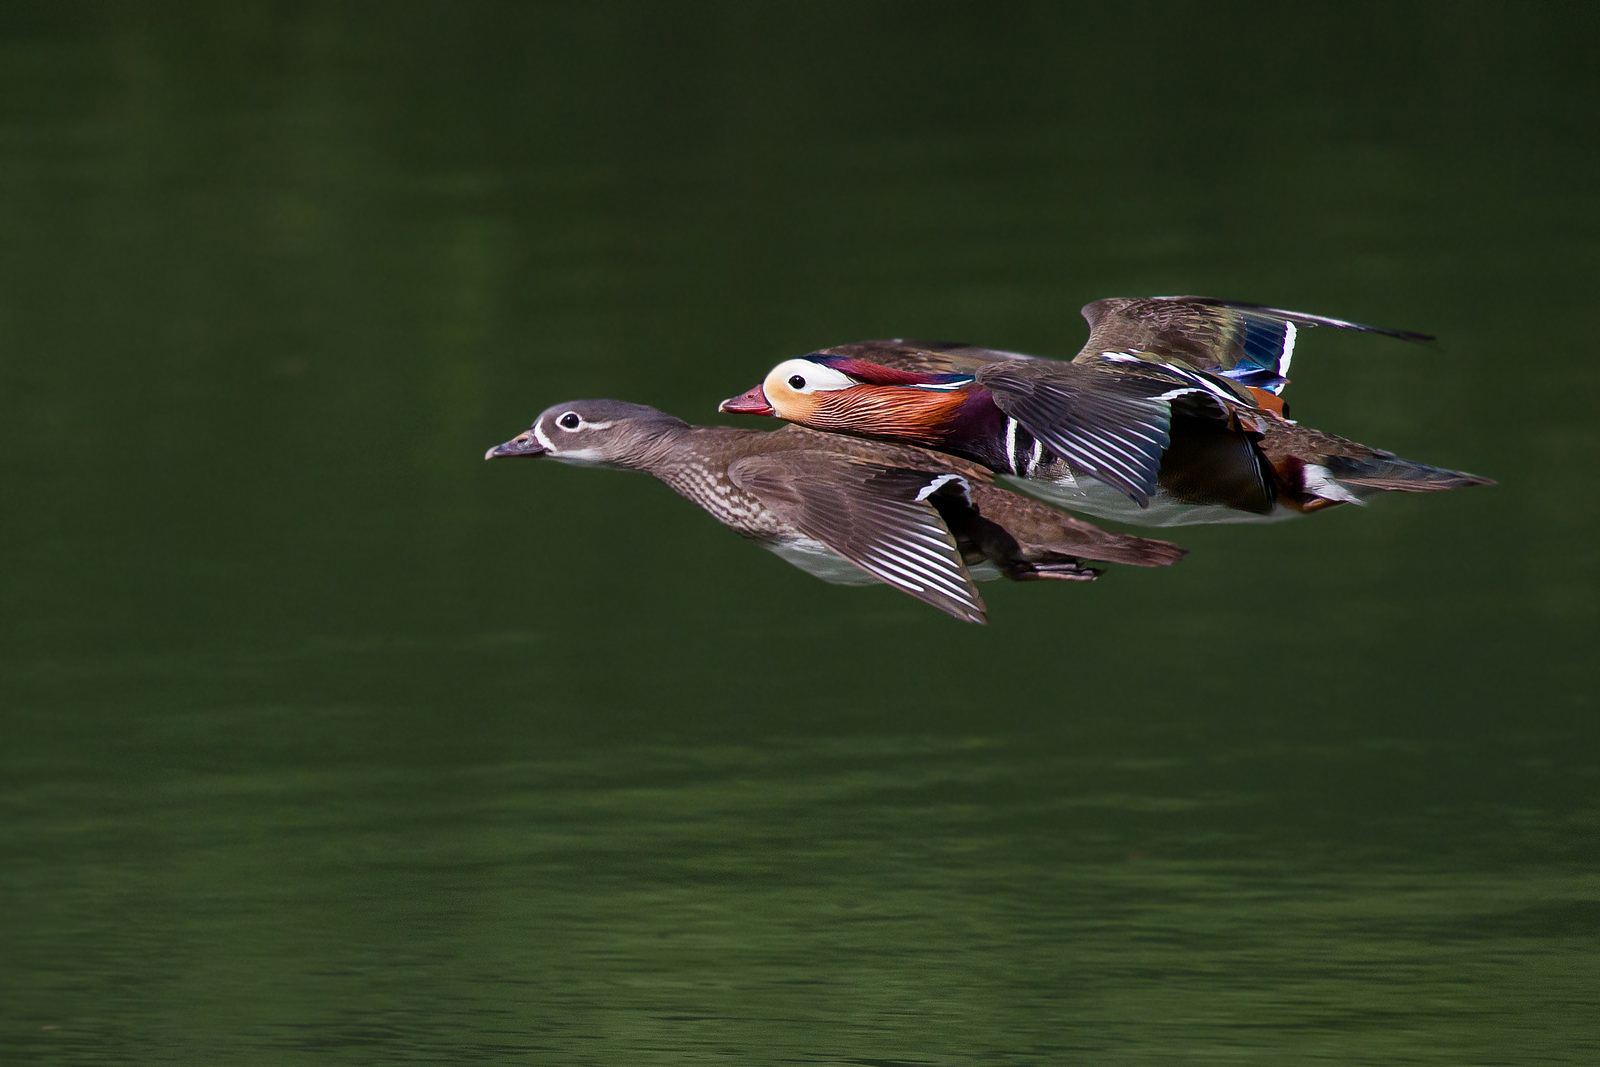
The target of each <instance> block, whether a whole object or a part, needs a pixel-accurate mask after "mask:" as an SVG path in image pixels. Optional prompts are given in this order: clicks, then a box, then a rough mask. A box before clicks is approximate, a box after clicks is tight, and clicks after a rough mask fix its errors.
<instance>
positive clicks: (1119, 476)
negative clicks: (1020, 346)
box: [977, 360, 1173, 507]
mask: <svg viewBox="0 0 1600 1067" xmlns="http://www.w3.org/2000/svg"><path fill="white" fill-rule="evenodd" d="M977 381H978V384H979V385H981V386H983V387H984V388H986V389H988V390H989V392H990V394H991V395H992V396H993V397H994V402H995V405H996V406H997V407H999V408H1000V410H1001V411H1003V412H1004V413H1005V414H1007V415H1009V416H1011V417H1012V418H1014V419H1016V420H1017V422H1018V423H1020V424H1021V425H1022V427H1023V428H1024V429H1025V430H1027V431H1028V432H1029V433H1031V434H1032V435H1033V436H1034V437H1035V438H1037V439H1038V440H1039V441H1040V442H1041V443H1042V444H1043V445H1044V447H1046V448H1048V449H1049V450H1050V451H1051V452H1053V453H1055V454H1056V455H1057V456H1060V457H1061V458H1062V459H1064V460H1066V461H1067V463H1068V464H1070V465H1071V466H1072V468H1073V469H1074V470H1076V471H1081V472H1082V473H1084V474H1088V475H1090V476H1092V477H1094V478H1098V479H1099V480H1100V481H1102V482H1105V483H1106V484H1107V485H1109V486H1112V487H1114V488H1115V489H1117V490H1118V491H1120V492H1122V493H1125V494H1127V495H1128V497H1129V498H1131V499H1132V500H1133V501H1134V502H1135V503H1137V504H1138V505H1139V506H1140V507H1144V506H1145V505H1147V504H1148V503H1149V502H1150V497H1151V496H1153V495H1154V494H1155V490H1156V474H1157V472H1158V471H1159V470H1160V469H1161V454H1162V452H1164V451H1165V450H1166V447H1167V445H1168V443H1169V442H1170V440H1171V438H1170V434H1169V432H1168V431H1169V428H1170V425H1171V419H1172V410H1171V402H1170V400H1168V399H1166V398H1165V396H1164V394H1167V393H1170V392H1172V390H1173V384H1172V382H1170V381H1162V380H1159V379H1154V378H1146V377H1143V376H1121V375H1113V374H1107V373H1104V372H1102V371H1099V370H1095V369H1091V368H1088V367H1079V366H1074V365H1073V364H1070V363H1054V362H1051V361H1047V360H1036V361H1020V360H1010V361H1007V362H1003V363H992V364H989V365H987V366H985V367H983V368H982V369H980V370H979V371H978V372H977Z"/></svg>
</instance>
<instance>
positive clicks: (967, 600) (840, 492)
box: [728, 451, 988, 623]
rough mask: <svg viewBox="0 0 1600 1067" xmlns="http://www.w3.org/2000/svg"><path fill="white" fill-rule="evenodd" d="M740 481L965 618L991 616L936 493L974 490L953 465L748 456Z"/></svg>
mask: <svg viewBox="0 0 1600 1067" xmlns="http://www.w3.org/2000/svg"><path fill="white" fill-rule="evenodd" d="M728 476H729V477H730V478H731V479H732V480H733V483H734V484H735V485H737V486H739V488H741V489H743V490H745V491H746V492H748V493H750V494H752V495H754V496H755V497H757V498H758V499H759V500H761V502H762V503H764V504H765V505H767V506H768V507H770V508H771V509H772V510H773V511H774V512H776V513H777V514H778V515H779V516H780V517H781V518H782V519H783V520H784V521H785V522H787V523H789V525H791V526H793V527H794V528H795V529H796V530H798V531H799V532H800V533H802V534H804V535H805V536H807V537H810V538H813V539H815V540H817V541H819V542H821V543H822V544H823V545H825V546H827V547H828V548H829V549H830V550H832V551H833V552H835V553H837V554H838V555H840V556H842V557H844V558H845V559H847V560H849V561H850V562H851V563H853V564H855V565H856V566H857V567H860V568H861V569H862V570H863V571H865V572H867V573H868V574H870V575H871V576H872V577H874V578H876V579H878V580H879V581H881V582H884V583H886V584H888V585H892V586H894V587H895V588H896V589H899V590H900V591H901V592H904V593H908V594H910V595H911V596H914V597H916V598H917V599H918V600H920V601H922V602H923V603H925V604H930V605H932V606H933V607H936V608H938V609H939V610H940V611H943V612H946V613H947V614H949V615H953V616H954V617H956V618H958V619H961V620H963V621H964V622H977V623H982V622H986V621H988V619H987V615H986V613H985V609H984V604H983V598H982V597H981V596H979V594H978V589H977V586H976V585H974V584H973V581H972V575H971V574H969V573H968V572H967V566H966V563H965V562H964V561H963V560H962V558H961V550H960V549H959V548H958V547H957V545H956V541H955V537H954V536H953V535H952V534H951V532H950V529H949V527H948V526H947V525H946V524H945V522H944V519H943V518H941V517H940V515H939V511H938V509H937V508H935V506H934V504H933V498H934V497H935V496H940V495H943V494H955V495H958V496H960V497H962V498H966V494H967V492H968V483H967V481H966V479H964V478H962V477H961V476H960V475H958V474H954V473H951V472H948V471H936V470H914V469H911V468H907V467H896V466H889V465H886V464H881V463H873V462H870V461H867V460H862V459H858V458H856V457H854V456H847V455H842V454H839V453H836V452H824V451H794V452H780V453H774V454H768V455H755V456H746V457H745V458H743V459H740V460H737V461H735V462H734V463H733V464H732V465H730V466H729V468H728Z"/></svg>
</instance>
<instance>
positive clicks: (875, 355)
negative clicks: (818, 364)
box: [817, 338, 1035, 374]
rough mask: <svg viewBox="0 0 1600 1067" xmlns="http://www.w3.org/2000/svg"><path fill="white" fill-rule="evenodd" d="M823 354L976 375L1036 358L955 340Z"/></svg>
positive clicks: (858, 345) (872, 344)
mask: <svg viewBox="0 0 1600 1067" xmlns="http://www.w3.org/2000/svg"><path fill="white" fill-rule="evenodd" d="M817 354H818V355H822V356H846V357H848V358H850V359H861V360H866V361H867V362H869V363H877V364H879V365H881V366H884V367H893V368H894V369H895V370H908V371H915V372H917V373H919V374H972V373H974V372H976V371H977V369H978V368H979V367H983V366H987V365H988V364H990V363H998V362H1002V361H1005V360H1010V359H1028V360H1031V359H1034V358H1035V357H1033V356H1025V355H1022V354H1021V353H1019V352H1001V351H999V350H997V349H993V348H979V347H978V346H976V345H967V344H959V343H956V342H953V341H911V340H904V339H901V338H895V339H893V340H888V341H854V342H852V343H850V344H847V345H834V346H833V347H831V348H824V349H821V350H819V351H818V353H817Z"/></svg>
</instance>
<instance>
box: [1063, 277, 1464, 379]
mask: <svg viewBox="0 0 1600 1067" xmlns="http://www.w3.org/2000/svg"><path fill="white" fill-rule="evenodd" d="M1083 317H1084V318H1085V319H1087V320H1088V322H1089V340H1088V343H1087V344H1085V345H1084V346H1083V350H1082V351H1081V352H1079V353H1078V356H1077V358H1076V359H1075V360H1074V362H1080V363H1081V362H1084V361H1086V360H1092V359H1094V358H1095V357H1097V356H1098V355H1100V354H1101V353H1103V352H1117V351H1122V352H1127V351H1135V350H1143V351H1147V352H1153V353H1155V354H1157V355H1158V356H1161V357H1162V358H1165V359H1172V360H1179V361H1182V362H1184V363H1186V364H1188V365H1189V366H1191V367H1193V368H1195V369H1197V370H1203V371H1210V372H1212V373H1215V374H1222V375H1225V376H1227V377H1229V378H1232V379H1234V380H1236V381H1238V382H1240V383H1242V384H1244V385H1248V386H1252V387H1254V388H1257V389H1264V390H1266V391H1267V392H1269V393H1273V394H1278V393H1281V392H1282V391H1283V387H1284V386H1286V385H1288V384H1289V378H1288V374H1289V363H1290V361H1291V360H1292V359H1293V358H1294V352H1295V345H1296V342H1297V341H1298V338H1299V334H1300V331H1301V330H1302V329H1305V328H1308V327H1317V326H1327V327H1331V328H1333V329H1336V330H1352V331H1355V332H1357V333H1376V334H1382V335H1383V336H1385V337H1396V338H1399V339H1401V340H1403V341H1431V340H1433V338H1432V337H1430V336H1428V335H1427V334H1422V333H1413V332H1411V331H1409V330H1391V329H1386V328H1384V327H1382V326H1367V325H1365V324H1363V323H1359V322H1349V321H1347V320H1345V319H1335V318H1330V317H1328V316H1326V315H1310V314H1307V313H1305V312H1302V311H1286V310H1284V309H1283V308H1273V307H1264V306H1262V305H1260V304H1244V303H1240V302H1238V301H1233V300H1214V299H1212V298H1210V297H1204V296H1152V297H1144V298H1140V299H1129V298H1127V297H1110V298H1108V299H1105V300H1096V301H1095V302H1094V303H1092V304H1088V305H1085V306H1084V309H1083Z"/></svg>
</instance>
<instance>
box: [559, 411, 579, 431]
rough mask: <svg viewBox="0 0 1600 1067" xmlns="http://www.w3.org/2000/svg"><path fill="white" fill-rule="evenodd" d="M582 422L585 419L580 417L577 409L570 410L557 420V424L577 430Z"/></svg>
mask: <svg viewBox="0 0 1600 1067" xmlns="http://www.w3.org/2000/svg"><path fill="white" fill-rule="evenodd" d="M581 422H583V419H581V418H579V417H578V413H577V412H576V411H569V412H567V413H566V414H564V415H562V416H561V417H560V418H559V419H557V420H556V425H557V426H559V427H561V428H562V429H563V430H576V429H577V428H578V424H579V423H581Z"/></svg>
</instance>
